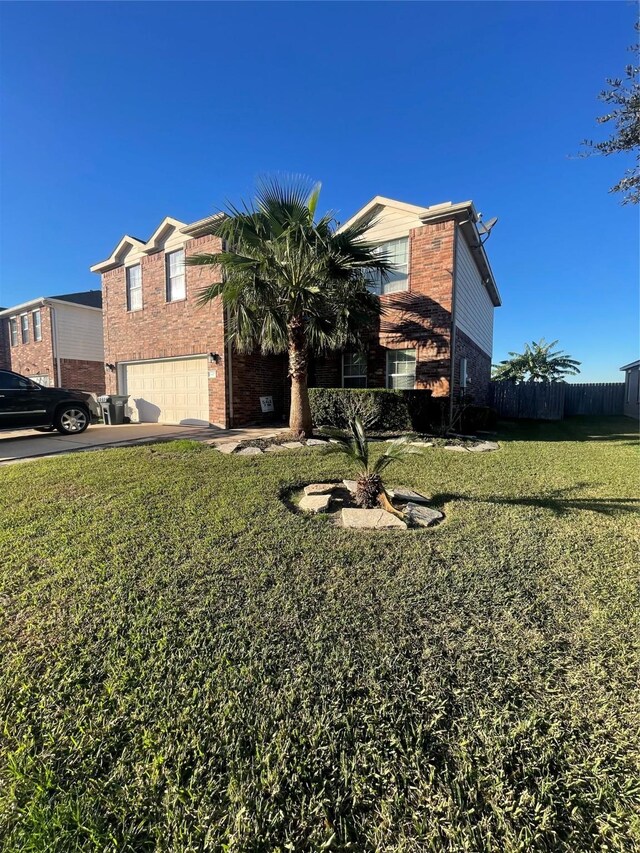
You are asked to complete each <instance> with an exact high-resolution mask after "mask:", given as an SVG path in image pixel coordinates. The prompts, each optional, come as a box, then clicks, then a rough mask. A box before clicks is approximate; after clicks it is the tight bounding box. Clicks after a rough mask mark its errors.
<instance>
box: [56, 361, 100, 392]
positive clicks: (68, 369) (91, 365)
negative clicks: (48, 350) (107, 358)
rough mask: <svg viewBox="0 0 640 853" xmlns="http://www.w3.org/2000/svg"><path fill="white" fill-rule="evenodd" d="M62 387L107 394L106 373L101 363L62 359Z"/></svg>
mask: <svg viewBox="0 0 640 853" xmlns="http://www.w3.org/2000/svg"><path fill="white" fill-rule="evenodd" d="M60 375H61V383H60V384H61V385H62V387H63V388H77V389H78V390H80V391H93V393H94V394H104V392H105V371H104V364H103V363H102V362H101V361H85V360H81V359H78V358H61V359H60Z"/></svg>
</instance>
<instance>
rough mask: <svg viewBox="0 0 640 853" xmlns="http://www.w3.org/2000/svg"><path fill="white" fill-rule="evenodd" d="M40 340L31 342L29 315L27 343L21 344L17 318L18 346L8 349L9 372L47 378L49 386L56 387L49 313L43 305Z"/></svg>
mask: <svg viewBox="0 0 640 853" xmlns="http://www.w3.org/2000/svg"><path fill="white" fill-rule="evenodd" d="M40 318H41V323H42V340H40V341H34V340H33V322H32V318H31V313H29V343H27V344H23V343H22V337H21V334H20V319H19V318H18V344H17V346H15V347H11V348H10V357H11V370H15V372H16V373H21V374H22V375H23V376H48V377H49V384H50V385H57V376H56V369H55V363H54V358H53V343H52V334H51V311H50V309H49V308H48V306H46V305H43V306H42V307H41V309H40Z"/></svg>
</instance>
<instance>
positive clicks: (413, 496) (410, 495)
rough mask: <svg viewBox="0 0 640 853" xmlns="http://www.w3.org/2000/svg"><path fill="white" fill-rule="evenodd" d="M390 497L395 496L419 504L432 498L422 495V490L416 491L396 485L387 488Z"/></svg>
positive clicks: (397, 498) (398, 499)
mask: <svg viewBox="0 0 640 853" xmlns="http://www.w3.org/2000/svg"><path fill="white" fill-rule="evenodd" d="M387 492H388V494H389V497H391V498H395V499H396V500H397V501H402V502H403V503H404V502H407V501H413V502H414V503H419V504H428V503H429V501H430V500H431V498H428V497H426V496H425V495H421V494H420V492H414V491H413V489H405V487H404V486H394V488H393V489H387Z"/></svg>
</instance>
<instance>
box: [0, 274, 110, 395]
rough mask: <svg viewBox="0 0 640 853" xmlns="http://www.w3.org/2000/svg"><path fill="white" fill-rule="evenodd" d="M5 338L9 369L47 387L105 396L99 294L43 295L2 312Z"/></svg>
mask: <svg viewBox="0 0 640 853" xmlns="http://www.w3.org/2000/svg"><path fill="white" fill-rule="evenodd" d="M0 335H4V336H5V339H6V342H7V347H6V349H5V354H6V365H5V366H6V367H7V368H9V369H11V370H14V371H15V372H16V373H21V374H23V375H24V376H28V377H29V378H30V379H33V380H34V381H35V382H39V383H40V384H41V385H49V386H54V385H55V386H59V387H64V388H80V389H82V390H86V391H92V392H94V393H97V394H103V393H104V387H105V383H104V376H105V367H104V348H103V342H102V294H101V293H100V291H99V290H89V291H83V292H81V293H66V294H62V295H61V296H50V297H44V296H40V297H38V298H37V299H31V300H29V301H28V302H24V303H22V304H21V305H14V306H13V307H11V308H4V309H1V310H0ZM1 352H2V339H1V337H0V357H1ZM0 366H2V365H1V364H0Z"/></svg>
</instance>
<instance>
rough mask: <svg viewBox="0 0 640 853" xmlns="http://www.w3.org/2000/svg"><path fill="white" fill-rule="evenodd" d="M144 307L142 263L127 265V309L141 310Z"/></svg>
mask: <svg viewBox="0 0 640 853" xmlns="http://www.w3.org/2000/svg"><path fill="white" fill-rule="evenodd" d="M141 308H142V270H141V269H140V264H136V266H135V267H127V311H140V309H141Z"/></svg>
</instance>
